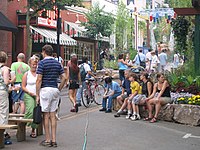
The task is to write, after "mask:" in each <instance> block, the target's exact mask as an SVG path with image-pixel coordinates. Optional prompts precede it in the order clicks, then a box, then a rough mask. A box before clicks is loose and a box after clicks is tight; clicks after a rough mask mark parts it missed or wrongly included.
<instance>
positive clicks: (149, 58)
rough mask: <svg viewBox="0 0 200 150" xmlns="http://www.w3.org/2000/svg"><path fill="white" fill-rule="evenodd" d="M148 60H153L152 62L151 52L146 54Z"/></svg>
mask: <svg viewBox="0 0 200 150" xmlns="http://www.w3.org/2000/svg"><path fill="white" fill-rule="evenodd" d="M146 59H147V60H148V61H151V60H152V56H151V52H148V53H146Z"/></svg>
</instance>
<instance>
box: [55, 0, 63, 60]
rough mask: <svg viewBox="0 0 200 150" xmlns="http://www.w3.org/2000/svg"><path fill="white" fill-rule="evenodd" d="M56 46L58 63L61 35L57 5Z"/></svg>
mask: <svg viewBox="0 0 200 150" xmlns="http://www.w3.org/2000/svg"><path fill="white" fill-rule="evenodd" d="M57 15H58V17H57V45H56V49H57V57H58V61H59V57H60V34H61V32H62V31H61V22H62V20H61V18H60V5H59V4H58V3H57Z"/></svg>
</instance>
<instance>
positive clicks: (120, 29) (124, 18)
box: [115, 2, 134, 53]
mask: <svg viewBox="0 0 200 150" xmlns="http://www.w3.org/2000/svg"><path fill="white" fill-rule="evenodd" d="M133 29H134V19H133V18H131V17H130V15H129V12H128V10H127V9H126V5H125V4H124V3H123V2H120V3H119V5H118V9H117V16H116V20H115V34H116V51H117V53H121V52H123V50H125V49H127V46H128V48H129V49H130V50H132V49H133V46H132V41H133ZM126 42H127V46H125V45H126Z"/></svg>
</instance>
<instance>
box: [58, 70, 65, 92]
mask: <svg viewBox="0 0 200 150" xmlns="http://www.w3.org/2000/svg"><path fill="white" fill-rule="evenodd" d="M60 78H61V82H60V85H59V87H58V89H59V91H61V90H62V88H63V86H64V85H65V82H66V77H65V73H63V74H61V75H60Z"/></svg>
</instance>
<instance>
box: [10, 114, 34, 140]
mask: <svg viewBox="0 0 200 150" xmlns="http://www.w3.org/2000/svg"><path fill="white" fill-rule="evenodd" d="M8 122H9V124H11V123H17V125H18V127H17V135H16V136H17V141H18V142H21V141H25V140H26V123H28V122H33V119H24V118H9V119H8Z"/></svg>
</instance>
